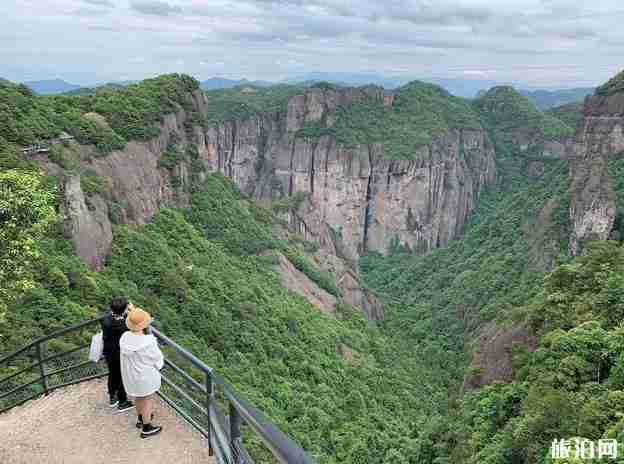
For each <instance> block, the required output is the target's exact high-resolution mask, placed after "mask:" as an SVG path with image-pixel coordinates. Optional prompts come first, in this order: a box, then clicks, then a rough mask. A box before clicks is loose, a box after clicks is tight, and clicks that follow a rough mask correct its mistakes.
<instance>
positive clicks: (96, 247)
mask: <svg viewBox="0 0 624 464" xmlns="http://www.w3.org/2000/svg"><path fill="white" fill-rule="evenodd" d="M63 198H64V202H63V209H64V213H65V214H64V215H65V226H66V229H68V230H69V232H70V234H71V239H72V242H73V244H74V249H75V250H76V254H77V255H78V256H80V257H81V258H82V259H83V260H84V261H85V262H86V263H87V264H89V265H90V266H92V267H93V268H95V269H101V268H102V267H103V266H104V260H105V258H106V256H107V254H108V252H109V251H110V244H111V242H112V241H113V230H112V227H111V223H110V220H109V217H108V206H107V204H106V201H105V200H104V199H103V198H102V197H101V196H100V195H94V196H92V197H91V198H89V200H88V201H87V199H86V198H85V195H84V193H83V191H82V188H81V187H80V176H70V177H68V178H67V180H66V181H65V186H64V192H63Z"/></svg>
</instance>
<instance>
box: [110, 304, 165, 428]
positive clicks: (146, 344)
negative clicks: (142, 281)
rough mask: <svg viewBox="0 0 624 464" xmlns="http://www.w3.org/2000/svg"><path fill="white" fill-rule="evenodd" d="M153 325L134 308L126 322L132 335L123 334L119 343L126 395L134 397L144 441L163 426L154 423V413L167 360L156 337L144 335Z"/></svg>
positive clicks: (150, 320) (148, 317) (144, 314)
mask: <svg viewBox="0 0 624 464" xmlns="http://www.w3.org/2000/svg"><path fill="white" fill-rule="evenodd" d="M151 322H152V317H151V316H150V314H149V313H148V312H147V311H144V310H142V309H140V308H132V309H131V311H130V312H129V313H128V317H127V319H126V325H127V326H128V329H130V332H126V333H124V334H123V335H122V336H121V339H120V340H119V348H120V354H121V377H122V379H123V384H124V387H125V388H126V393H127V394H128V395H129V396H132V397H134V398H135V404H136V410H137V415H138V420H137V428H141V438H147V437H151V436H154V435H157V434H158V433H160V432H161V430H162V426H160V425H154V424H152V419H153V416H154V415H153V413H152V411H153V395H154V393H156V392H157V391H158V390H159V389H160V381H161V380H160V369H162V367H163V364H164V357H163V354H162V352H161V351H160V348H158V342H157V341H156V337H154V336H153V335H151V334H149V335H146V334H145V333H144V331H145V329H146V328H147V327H149V325H150V324H151Z"/></svg>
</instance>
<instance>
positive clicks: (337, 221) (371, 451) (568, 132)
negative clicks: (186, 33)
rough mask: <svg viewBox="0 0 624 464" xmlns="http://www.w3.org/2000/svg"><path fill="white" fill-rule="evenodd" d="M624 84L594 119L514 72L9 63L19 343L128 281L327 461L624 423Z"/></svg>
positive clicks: (6, 237) (5, 194) (596, 107)
mask: <svg viewBox="0 0 624 464" xmlns="http://www.w3.org/2000/svg"><path fill="white" fill-rule="evenodd" d="M622 82H623V79H622V77H621V75H620V76H617V77H616V78H614V79H613V80H611V81H610V82H609V83H607V84H605V85H604V86H602V87H600V88H599V89H598V90H597V92H596V95H594V96H592V97H590V98H588V99H587V101H586V103H585V108H584V110H583V113H582V117H583V123H582V124H580V123H579V124H576V123H575V124H571V123H572V122H574V121H577V118H578V117H579V116H574V118H572V117H568V115H567V113H566V112H557V111H552V112H548V113H544V112H542V111H541V110H539V109H538V108H537V107H535V105H533V104H532V103H531V101H530V100H528V99H527V98H525V97H523V96H522V95H521V94H519V93H518V92H517V91H515V90H514V89H513V88H511V87H505V86H502V87H495V88H493V89H491V90H490V91H488V92H487V93H485V94H483V95H482V96H480V98H478V99H476V100H474V101H468V100H464V99H461V98H457V97H453V96H452V95H450V94H449V93H448V92H446V91H445V90H443V89H442V88H440V87H437V86H435V85H432V84H425V83H421V82H412V83H409V84H406V85H404V86H402V87H400V88H398V89H396V90H394V91H388V90H385V89H383V88H380V87H375V86H364V87H359V88H349V87H341V86H337V85H334V84H329V83H318V84H315V85H313V86H312V87H311V88H302V87H299V86H289V85H282V86H273V87H270V88H266V89H259V88H246V87H242V88H240V87H239V88H233V89H223V90H215V91H210V92H202V91H201V89H200V85H199V83H198V82H197V81H195V80H194V79H192V78H190V77H188V76H183V75H168V76H162V77H159V78H156V79H150V80H147V81H144V82H142V83H139V84H132V85H129V86H127V87H124V88H107V89H101V90H100V91H96V92H93V93H89V94H87V95H70V96H37V95H34V94H33V93H32V91H31V90H30V89H29V88H27V87H26V86H24V85H15V84H11V83H8V82H5V81H3V82H0V120H2V121H5V122H6V124H4V125H2V126H0V215H1V216H2V219H3V221H2V223H1V224H0V235H1V238H2V240H1V242H0V302H2V303H0V337H1V340H2V351H4V350H7V351H10V350H12V349H14V348H16V347H18V346H20V345H21V344H23V343H24V342H25V341H26V340H29V339H32V338H34V337H37V336H39V335H41V334H44V333H48V332H50V331H52V330H55V329H58V328H60V327H63V326H65V325H68V324H71V323H74V322H78V321H80V320H84V319H86V318H89V317H93V316H94V315H96V314H97V313H98V312H99V311H101V310H103V309H104V308H105V307H106V305H107V302H108V301H109V300H110V298H111V297H113V296H114V295H119V294H126V295H128V296H129V297H130V298H131V299H132V300H133V301H134V302H136V303H137V304H138V305H140V306H143V307H145V308H147V309H149V310H151V311H152V312H154V313H155V315H156V316H157V320H158V321H159V322H158V323H159V324H160V327H161V328H162V329H164V330H165V331H166V332H167V333H168V334H170V335H172V336H173V337H174V338H175V339H176V340H177V341H178V342H180V343H181V344H182V345H184V346H186V347H187V348H188V349H190V350H191V351H193V352H194V353H195V354H197V355H198V356H199V357H201V358H202V359H204V360H205V361H206V362H207V363H208V364H209V365H211V366H213V367H215V368H216V369H217V370H218V371H219V372H220V373H222V374H223V375H224V376H225V377H227V379H228V380H229V381H231V382H232V383H233V384H234V385H235V386H236V387H237V388H238V389H240V390H241V391H242V392H244V394H245V396H246V397H247V398H249V399H250V400H251V401H252V402H253V403H254V404H255V405H257V406H258V407H259V408H260V409H262V410H263V411H264V412H266V413H267V414H268V415H269V416H270V417H271V418H272V419H274V420H275V421H276V422H277V423H278V424H279V425H280V427H281V428H283V430H284V431H285V432H287V433H289V434H291V435H292V436H293V437H294V438H295V439H296V440H297V441H298V442H299V443H301V444H302V445H303V446H304V447H305V448H306V449H308V450H309V451H310V452H311V453H313V454H315V455H317V456H318V457H319V461H320V462H321V463H338V462H344V463H354V464H355V463H357V464H360V463H379V464H381V463H399V464H400V463H414V464H415V463H431V464H434V463H435V464H440V463H475V464H476V463H483V462H486V463H510V464H511V463H514V464H515V463H527V464H528V463H548V462H550V457H549V455H550V451H549V446H550V443H551V442H552V440H553V439H554V438H570V437H575V436H580V437H587V438H590V439H592V440H597V439H599V438H619V439H620V441H622V440H624V436H621V434H622V432H621V431H622V430H624V425H623V424H622V422H621V417H620V415H619V414H618V412H620V411H621V409H622V405H621V404H620V403H621V402H622V401H623V400H622V398H624V385H623V384H622V379H621V378H620V377H621V371H622V366H621V364H622V359H624V358H622V353H623V352H624V340H622V334H621V328H620V327H619V323H620V321H621V318H622V314H620V312H621V306H622V303H621V299H622V295H623V294H624V268H623V267H622V263H624V260H623V256H622V253H624V252H623V251H622V248H621V244H620V238H621V237H622V233H623V232H624V229H623V228H624V226H623V224H624V221H623V219H622V213H621V209H622V205H621V201H622V199H623V198H624V196H623V195H624V184H622V182H620V178H621V177H622V175H621V174H622V172H623V170H624V165H622V162H621V161H622V160H621V159H620V158H619V155H620V153H621V152H622V151H624V143H623V142H622V138H621V125H622V123H623V121H622V114H624V110H623V109H622V105H621V101H622V95H623V94H624V93H623V90H622V89H623V87H622V85H621V83H622ZM573 126H574V127H573ZM63 134H69V135H70V136H72V137H74V139H73V140H70V139H67V137H65V139H64V140H61V139H60V138H59V136H61V135H63ZM31 145H38V148H41V150H40V151H32V150H30V151H29V150H28V149H26V148H27V147H29V146H31ZM25 149H26V150H25ZM621 184H622V185H621ZM293 282H294V284H293ZM303 284H305V285H303ZM309 289H312V290H311V291H309ZM252 453H254V455H255V457H256V459H257V461H256V462H269V461H268V460H267V459H266V454H265V451H263V450H262V449H261V448H260V447H259V446H258V444H257V443H256V444H254V445H253V446H252Z"/></svg>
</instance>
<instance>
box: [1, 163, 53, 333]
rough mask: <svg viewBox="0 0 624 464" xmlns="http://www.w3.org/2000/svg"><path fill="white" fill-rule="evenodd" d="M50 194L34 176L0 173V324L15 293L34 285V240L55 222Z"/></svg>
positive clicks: (37, 252)
mask: <svg viewBox="0 0 624 464" xmlns="http://www.w3.org/2000/svg"><path fill="white" fill-rule="evenodd" d="M56 218H57V216H56V212H55V210H54V192H53V191H52V190H51V189H49V188H47V187H46V186H45V185H44V179H42V178H41V176H39V175H37V174H36V173H34V172H21V171H16V170H8V171H2V172H0V324H1V323H2V322H3V321H4V317H5V312H6V310H7V304H11V303H12V302H13V301H14V296H15V294H16V293H19V292H22V291H28V290H30V289H32V288H33V287H34V285H35V283H34V277H33V275H32V272H31V269H32V267H33V264H34V261H35V260H36V259H38V258H40V256H41V255H40V253H39V249H38V246H37V242H38V240H39V239H40V238H41V237H42V236H43V235H44V234H45V232H46V230H47V228H48V227H49V225H50V224H52V223H53V222H54V221H55V220H56Z"/></svg>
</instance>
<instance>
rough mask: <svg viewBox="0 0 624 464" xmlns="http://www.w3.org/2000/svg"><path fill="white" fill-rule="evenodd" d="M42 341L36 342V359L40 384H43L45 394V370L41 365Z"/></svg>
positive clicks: (46, 381) (46, 389)
mask: <svg viewBox="0 0 624 464" xmlns="http://www.w3.org/2000/svg"><path fill="white" fill-rule="evenodd" d="M42 343H44V342H41V343H37V345H36V346H37V361H38V362H39V372H40V374H41V385H42V386H43V393H44V394H45V395H46V396H47V395H48V393H49V391H48V378H47V377H46V370H45V367H44V365H43V350H42V348H41V345H42Z"/></svg>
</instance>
